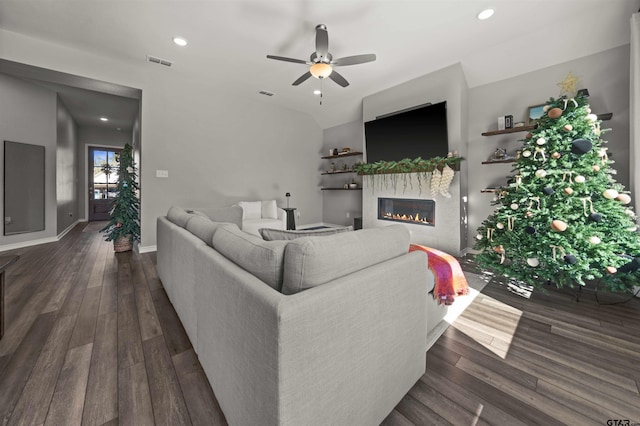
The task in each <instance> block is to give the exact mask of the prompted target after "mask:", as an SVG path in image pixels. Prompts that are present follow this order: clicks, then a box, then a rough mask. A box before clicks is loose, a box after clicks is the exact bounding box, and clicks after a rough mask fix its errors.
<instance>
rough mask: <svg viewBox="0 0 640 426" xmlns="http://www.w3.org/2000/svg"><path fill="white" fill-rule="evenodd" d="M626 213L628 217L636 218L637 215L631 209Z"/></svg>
mask: <svg viewBox="0 0 640 426" xmlns="http://www.w3.org/2000/svg"><path fill="white" fill-rule="evenodd" d="M624 212H625V213H626V214H627V216H631V217H634V216H635V215H636V214H635V213H634V212H633V210H631V209H626V210H625V211H624Z"/></svg>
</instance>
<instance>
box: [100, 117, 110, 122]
mask: <svg viewBox="0 0 640 426" xmlns="http://www.w3.org/2000/svg"><path fill="white" fill-rule="evenodd" d="M100 121H109V119H108V118H107V117H100Z"/></svg>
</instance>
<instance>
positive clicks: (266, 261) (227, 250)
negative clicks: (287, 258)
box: [213, 224, 287, 291]
mask: <svg viewBox="0 0 640 426" xmlns="http://www.w3.org/2000/svg"><path fill="white" fill-rule="evenodd" d="M286 246H287V243H286V242H285V241H264V240H262V239H261V238H260V237H258V236H255V235H251V234H247V233H246V232H243V231H241V230H240V229H238V227H237V226H235V225H227V224H225V225H220V226H219V227H218V228H217V229H216V232H215V233H214V234H213V248H214V249H216V250H217V251H218V252H219V253H220V254H222V255H223V256H224V257H226V258H227V259H229V260H230V261H232V262H233V263H235V264H236V265H238V266H240V267H241V268H243V269H245V270H246V271H247V272H249V273H250V274H252V275H254V276H256V277H258V278H259V279H260V280H262V281H264V282H265V283H267V284H268V285H269V286H271V287H273V288H274V289H276V290H278V291H280V290H281V288H282V275H283V268H284V249H285V247H286Z"/></svg>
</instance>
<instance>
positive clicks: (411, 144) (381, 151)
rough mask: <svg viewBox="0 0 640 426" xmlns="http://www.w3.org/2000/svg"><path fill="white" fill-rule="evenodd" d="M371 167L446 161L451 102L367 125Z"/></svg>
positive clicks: (414, 109)
mask: <svg viewBox="0 0 640 426" xmlns="http://www.w3.org/2000/svg"><path fill="white" fill-rule="evenodd" d="M364 133H365V144H366V153H367V163H375V162H376V161H398V160H402V159H404V158H411V159H413V158H417V157H422V158H424V159H427V158H433V157H446V156H447V153H448V152H449V140H448V135H447V102H446V101H445V102H440V103H437V104H431V105H426V106H421V107H417V108H412V109H409V110H404V111H401V112H398V113H397V114H389V115H386V116H383V117H380V118H377V119H375V120H372V121H367V122H366V123H364Z"/></svg>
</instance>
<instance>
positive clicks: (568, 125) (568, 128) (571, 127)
mask: <svg viewBox="0 0 640 426" xmlns="http://www.w3.org/2000/svg"><path fill="white" fill-rule="evenodd" d="M563 129H564V130H566V131H567V132H570V131H572V130H573V126H572V125H571V124H565V125H564V127H563Z"/></svg>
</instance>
